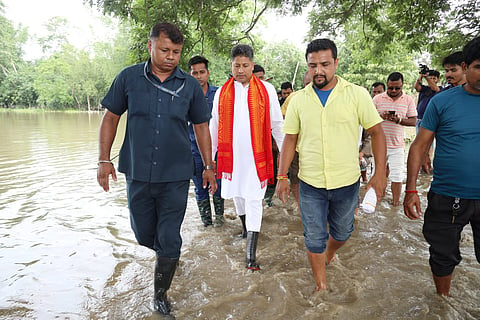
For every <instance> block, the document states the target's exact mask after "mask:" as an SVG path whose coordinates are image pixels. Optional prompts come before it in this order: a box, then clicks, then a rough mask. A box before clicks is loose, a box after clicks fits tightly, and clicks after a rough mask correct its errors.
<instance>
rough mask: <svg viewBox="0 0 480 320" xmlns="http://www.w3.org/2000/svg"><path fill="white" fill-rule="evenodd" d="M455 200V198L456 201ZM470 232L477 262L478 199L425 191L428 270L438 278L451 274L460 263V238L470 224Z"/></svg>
mask: <svg viewBox="0 0 480 320" xmlns="http://www.w3.org/2000/svg"><path fill="white" fill-rule="evenodd" d="M457 199H458V198H457ZM469 223H470V225H471V226H472V231H473V244H474V247H475V256H476V257H477V261H478V262H480V200H470V199H458V200H457V203H455V198H453V197H449V196H444V195H441V194H437V193H434V192H432V191H429V192H428V207H427V210H425V217H424V223H423V236H424V237H425V240H427V242H428V244H429V245H430V248H429V251H430V259H429V263H430V269H431V270H432V273H433V274H434V275H436V276H438V277H444V276H448V275H450V274H452V272H453V270H454V269H455V266H456V265H458V264H459V263H460V261H461V260H462V256H461V255H460V248H459V244H460V239H461V233H462V230H463V228H464V227H465V226H466V225H467V224H469Z"/></svg>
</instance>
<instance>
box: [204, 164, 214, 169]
mask: <svg viewBox="0 0 480 320" xmlns="http://www.w3.org/2000/svg"><path fill="white" fill-rule="evenodd" d="M213 169H214V167H213V166H211V165H209V164H207V165H206V166H203V170H213Z"/></svg>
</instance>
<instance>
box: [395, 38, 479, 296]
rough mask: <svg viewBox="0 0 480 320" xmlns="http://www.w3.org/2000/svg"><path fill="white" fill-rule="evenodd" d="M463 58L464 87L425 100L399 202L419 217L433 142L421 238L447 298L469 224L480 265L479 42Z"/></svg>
mask: <svg viewBox="0 0 480 320" xmlns="http://www.w3.org/2000/svg"><path fill="white" fill-rule="evenodd" d="M463 55H464V62H463V63H462V69H463V71H464V73H465V76H466V83H465V84H464V85H460V86H456V87H454V88H451V89H449V90H447V91H443V92H440V93H439V94H437V95H435V97H433V98H432V100H430V103H429V104H428V107H427V110H426V111H425V114H424V116H423V120H422V124H421V128H420V130H419V132H418V135H417V137H416V138H415V141H414V142H413V143H412V146H411V147H410V152H409V155H408V162H407V171H408V173H407V184H406V190H405V193H406V194H405V200H404V203H403V206H404V210H405V214H406V216H407V217H408V218H410V219H412V220H415V219H419V218H420V216H421V215H422V212H421V208H420V199H419V197H418V193H417V191H416V181H417V176H418V170H419V169H420V165H421V163H422V161H423V158H424V157H425V154H426V153H427V151H428V148H429V147H430V145H431V143H432V141H433V138H434V137H435V139H436V141H437V146H436V148H435V156H434V167H435V171H434V172H433V181H432V185H431V188H430V191H429V193H428V206H427V210H426V211H425V218H424V225H423V235H424V237H425V240H427V242H428V243H429V245H430V260H429V262H430V268H431V270H432V273H433V280H434V282H435V286H436V289H437V293H438V294H440V295H444V296H448V295H449V291H450V284H451V280H452V273H453V270H454V269H455V266H456V265H458V264H459V263H460V261H461V260H462V257H461V255H460V249H459V242H460V238H461V232H462V230H463V228H464V226H465V225H467V224H468V223H470V225H471V226H472V230H473V237H474V247H475V256H476V257H477V261H478V262H480V183H479V181H480V170H478V150H480V126H479V123H480V37H477V38H475V39H473V40H472V41H470V42H469V43H467V45H466V46H465V47H464V49H463Z"/></svg>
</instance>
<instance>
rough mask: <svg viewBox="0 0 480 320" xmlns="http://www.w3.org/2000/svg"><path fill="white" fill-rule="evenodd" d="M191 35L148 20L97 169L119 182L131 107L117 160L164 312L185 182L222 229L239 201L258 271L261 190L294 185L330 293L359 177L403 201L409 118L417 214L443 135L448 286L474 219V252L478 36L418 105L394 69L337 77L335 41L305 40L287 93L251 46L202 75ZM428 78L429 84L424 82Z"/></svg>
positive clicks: (437, 207)
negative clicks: (331, 267)
mask: <svg viewBox="0 0 480 320" xmlns="http://www.w3.org/2000/svg"><path fill="white" fill-rule="evenodd" d="M183 40H184V38H183V34H182V33H181V31H180V30H179V29H178V27H177V26H175V25H172V24H170V23H159V24H156V25H155V26H153V28H152V29H151V32H150V36H149V39H148V50H149V53H150V58H149V59H148V61H146V62H143V63H139V64H136V65H133V66H130V67H127V68H125V69H124V70H122V71H121V72H120V73H119V74H118V75H117V77H116V78H115V80H114V82H113V84H112V86H111V87H110V90H109V91H108V93H107V95H106V96H105V98H104V99H103V101H102V105H103V106H104V107H105V108H106V112H105V115H104V117H103V119H102V123H101V126H100V137H99V160H98V171H97V180H98V182H99V184H100V185H101V186H102V187H103V189H104V190H105V191H108V190H109V178H110V176H112V178H113V179H114V180H116V171H115V168H114V166H113V163H112V162H111V160H110V159H111V158H110V152H111V147H112V143H113V140H114V138H115V135H116V130H117V126H118V122H119V119H120V117H121V116H122V114H123V113H125V112H126V111H128V113H127V126H126V132H125V138H124V142H123V145H122V148H121V150H120V157H119V163H118V170H119V171H120V172H123V173H125V176H126V182H127V198H128V207H129V211H130V220H131V225H132V229H133V231H134V234H135V237H136V239H137V241H138V243H139V244H140V245H143V246H146V247H148V248H151V249H152V250H154V251H155V253H156V263H155V271H154V309H155V310H156V312H159V313H160V314H163V315H168V314H170V312H171V305H170V303H169V301H168V299H167V291H168V290H169V288H170V284H171V282H172V279H173V276H174V274H175V270H176V268H177V265H178V261H179V258H180V251H181V245H182V239H181V236H180V228H181V224H182V222H183V219H184V216H185V210H186V205H187V197H188V189H189V184H190V179H192V180H193V182H194V185H195V196H196V201H197V205H198V209H199V212H200V218H201V222H202V224H203V225H204V226H205V227H208V226H211V225H214V226H216V227H221V226H222V225H223V224H224V223H225V219H224V206H225V202H224V201H225V200H224V199H232V200H233V203H234V205H235V211H236V214H237V215H238V217H239V219H240V221H241V222H242V237H244V238H246V255H245V267H246V268H247V269H248V270H252V271H256V270H259V269H260V266H259V264H258V262H257V259H256V248H257V244H258V239H259V233H260V229H261V223H262V214H263V201H265V203H266V204H267V206H270V205H271V204H272V203H271V201H272V198H271V196H272V195H273V193H274V192H275V191H276V194H277V196H278V197H279V199H280V200H281V201H282V202H284V203H285V202H286V200H287V197H289V195H290V192H292V193H293V195H294V197H295V200H296V201H297V203H298V204H299V209H300V210H299V211H300V215H301V219H302V224H303V228H304V242H305V247H306V250H307V256H308V259H309V262H310V266H311V269H312V273H313V276H314V278H315V282H316V287H315V290H314V291H319V290H326V289H327V276H326V266H327V265H328V264H329V263H331V262H333V261H334V260H335V255H336V252H337V250H338V249H340V248H341V247H342V246H343V245H344V244H345V242H346V241H347V240H348V239H349V238H350V236H351V234H352V232H353V229H354V216H355V212H356V209H357V207H358V197H359V187H360V177H362V179H364V181H365V182H366V189H367V190H368V189H370V188H373V189H374V190H375V191H376V195H377V200H380V199H381V198H382V197H383V196H384V195H385V189H386V185H387V175H388V177H389V179H390V180H391V188H392V197H393V205H394V206H397V205H398V204H399V202H400V196H401V193H402V182H403V168H404V150H405V145H404V131H403V130H404V129H403V128H404V126H415V125H416V124H417V123H418V122H420V121H421V123H419V131H418V135H417V138H416V139H415V141H414V142H413V144H412V146H411V148H410V152H409V158H408V163H407V169H408V171H407V184H406V190H405V192H406V194H405V200H404V210H405V214H406V215H407V216H408V217H409V218H410V219H418V218H419V217H420V215H421V214H422V212H421V209H420V200H419V197H418V194H417V192H416V185H415V182H416V178H417V175H418V171H419V170H420V167H421V166H422V165H425V164H426V163H428V162H429V161H430V160H429V159H430V157H429V156H428V151H429V149H430V146H431V145H432V142H433V138H434V137H435V138H436V148H435V154H434V155H433V158H434V167H435V170H434V175H433V182H432V188H431V190H430V192H429V196H428V208H427V210H426V213H425V223H424V235H425V238H426V240H427V241H428V242H429V244H430V265H431V269H432V273H433V276H434V280H435V284H436V287H437V292H438V293H439V294H443V295H448V294H449V290H448V289H449V287H450V281H451V276H452V272H453V269H454V268H455V266H456V265H457V264H458V263H459V262H460V260H461V257H460V252H459V249H458V245H459V239H460V233H461V231H462V229H463V227H464V226H465V225H466V224H467V223H470V224H471V225H472V228H473V234H474V244H475V253H476V256H477V260H479V262H480V209H479V208H480V184H479V183H478V181H480V171H479V170H473V169H475V164H477V163H478V160H476V159H478V151H477V150H480V126H479V125H478V124H479V123H480V38H476V39H474V40H472V41H470V42H469V43H468V44H467V45H466V46H465V48H464V50H463V55H462V61H460V63H459V64H457V63H456V62H455V63H454V62H452V61H453V60H447V58H446V59H445V60H444V67H445V70H446V78H447V81H449V84H450V85H451V86H452V87H453V86H456V88H452V89H450V90H448V91H447V92H445V93H440V94H437V92H438V91H442V90H446V89H445V88H441V87H438V86H437V84H436V83H437V82H438V74H434V73H433V72H432V73H431V74H430V73H428V74H427V75H424V74H421V75H420V77H419V79H418V80H417V83H416V84H415V88H416V89H417V91H419V92H420V93H421V99H420V98H419V103H418V106H417V105H416V104H415V103H414V100H413V99H412V98H411V97H409V96H408V95H406V94H404V93H403V91H402V87H403V83H404V79H403V75H402V74H400V73H398V72H393V73H392V74H390V75H389V76H388V78H387V82H386V86H385V85H383V84H382V83H376V84H374V86H373V87H372V95H374V94H373V93H375V96H374V97H373V99H372V96H371V95H370V94H369V92H368V91H367V90H365V89H364V88H363V87H361V86H358V85H355V84H353V83H351V82H349V81H347V80H345V79H343V78H342V77H340V76H338V75H336V69H337V66H338V63H339V58H338V57H337V47H336V45H335V43H334V42H333V41H331V40H329V39H316V40H313V41H312V42H310V43H309V44H308V46H307V49H306V53H305V59H306V62H307V71H306V73H305V77H304V83H303V84H304V88H303V89H301V90H298V91H293V88H292V85H291V83H289V82H285V83H283V84H282V86H281V89H280V96H279V95H277V91H276V90H275V88H274V86H273V85H272V84H270V83H269V82H268V81H266V80H268V79H265V70H264V69H263V68H262V67H260V66H259V65H258V64H255V62H254V51H253V48H252V47H251V46H249V45H246V44H238V45H236V46H234V47H233V48H232V50H231V54H230V64H231V74H232V76H231V77H230V78H229V79H228V80H226V82H225V83H224V84H223V85H222V86H221V87H219V88H217V87H215V86H213V85H211V84H210V83H209V82H208V77H209V74H210V71H209V69H208V60H207V59H206V58H205V57H202V56H194V57H192V58H191V59H190V60H189V62H188V68H189V70H188V72H186V71H183V70H181V69H180V68H179V67H178V63H179V61H180V56H181V51H182V45H183ZM452 56H453V55H452ZM445 61H446V62H445ZM458 72H460V73H461V74H462V75H463V80H460V79H459V78H458V77H457V73H458ZM435 77H436V79H435ZM424 78H425V79H426V81H427V84H428V88H427V86H425V85H422V81H423V79H424ZM382 85H383V90H382V88H381V87H382ZM425 99H428V100H430V102H427V103H426V102H425ZM417 107H418V110H417ZM420 111H421V116H420V117H419V116H418V115H419V114H420ZM419 119H420V120H419ZM360 127H361V131H359V128H360ZM362 131H363V133H364V134H361V132H362ZM360 136H363V137H364V139H363V141H360V142H361V143H360V145H361V149H360V152H361V153H360V154H359V139H360ZM367 139H368V141H369V142H371V146H369V147H368V148H369V149H368V151H367V147H366V145H367V143H364V142H365V141H367ZM368 145H370V143H368ZM275 153H277V154H278V155H279V156H278V158H279V160H278V162H279V163H278V168H277V166H276V164H277V159H276V155H275ZM365 156H366V157H369V158H370V159H369V160H370V161H373V162H374V168H375V169H374V171H373V173H372V174H371V175H370V177H369V179H368V177H367V176H366V175H361V166H360V165H359V159H361V158H364V157H365ZM459 163H461V164H462V165H458V164H459ZM364 166H365V165H364ZM275 185H276V186H275ZM269 186H270V187H269ZM272 186H275V187H272ZM210 195H212V198H213V200H212V202H213V210H212V208H211V202H210Z"/></svg>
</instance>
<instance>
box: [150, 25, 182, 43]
mask: <svg viewBox="0 0 480 320" xmlns="http://www.w3.org/2000/svg"><path fill="white" fill-rule="evenodd" d="M161 33H164V34H165V35H166V36H167V37H168V38H169V39H170V40H172V42H173V43H175V44H183V40H184V38H183V34H182V32H181V31H180V29H178V27H177V26H176V25H174V24H171V23H168V22H160V23H157V24H156V25H154V26H153V27H152V30H150V36H149V37H150V39H156V38H158V37H159V36H160V34H161Z"/></svg>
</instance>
